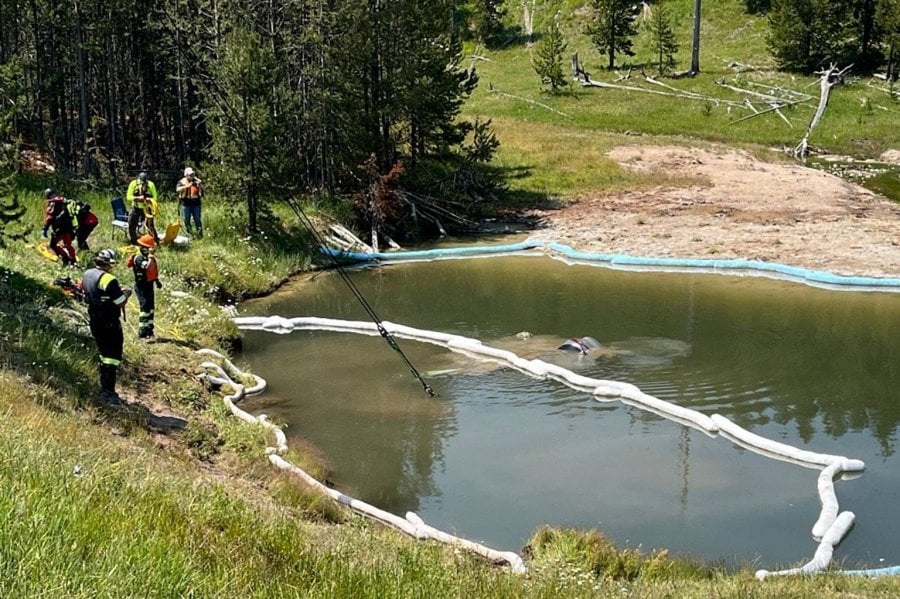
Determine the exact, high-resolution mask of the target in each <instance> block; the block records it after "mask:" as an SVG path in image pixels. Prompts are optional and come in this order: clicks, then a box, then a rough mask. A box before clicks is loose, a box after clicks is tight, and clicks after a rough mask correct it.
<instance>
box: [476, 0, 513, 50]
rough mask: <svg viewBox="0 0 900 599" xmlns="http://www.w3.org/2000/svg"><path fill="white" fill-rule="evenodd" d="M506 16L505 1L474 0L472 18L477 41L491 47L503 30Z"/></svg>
mask: <svg viewBox="0 0 900 599" xmlns="http://www.w3.org/2000/svg"><path fill="white" fill-rule="evenodd" d="M505 14H506V10H505V9H504V8H503V0H473V2H472V11H471V17H470V18H471V22H472V30H473V32H474V34H475V39H476V40H478V41H479V42H481V43H482V44H484V45H485V46H490V45H491V42H492V41H493V40H494V38H496V36H497V34H498V33H500V32H501V31H502V30H503V23H502V19H503V16H504V15H505Z"/></svg>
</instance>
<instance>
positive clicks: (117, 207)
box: [109, 198, 128, 235]
mask: <svg viewBox="0 0 900 599" xmlns="http://www.w3.org/2000/svg"><path fill="white" fill-rule="evenodd" d="M109 205H110V206H111V207H112V211H113V219H112V226H114V227H118V228H119V229H121V230H122V231H124V232H125V234H126V235H128V211H127V210H125V200H123V199H122V198H113V199H111V200H110V201H109Z"/></svg>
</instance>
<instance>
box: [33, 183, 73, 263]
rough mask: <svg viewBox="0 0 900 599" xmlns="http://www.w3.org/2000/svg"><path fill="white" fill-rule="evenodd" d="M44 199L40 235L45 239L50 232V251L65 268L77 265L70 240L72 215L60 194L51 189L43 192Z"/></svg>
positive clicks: (71, 236)
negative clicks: (42, 226)
mask: <svg viewBox="0 0 900 599" xmlns="http://www.w3.org/2000/svg"><path fill="white" fill-rule="evenodd" d="M44 199H45V200H47V207H46V210H45V211H44V228H43V229H42V230H41V235H42V236H43V237H44V238H46V237H47V233H48V232H50V233H51V235H50V243H49V244H48V246H49V247H50V249H51V250H52V251H53V253H55V254H56V255H57V256H59V257H60V258H61V259H62V263H63V264H64V265H65V266H75V265H76V264H77V263H78V256H77V255H76V254H75V248H74V247H72V240H74V239H75V226H74V224H73V222H72V214H71V213H70V212H69V204H68V202H67V201H66V198H65V197H63V195H62V194H60V193H56V192H55V191H53V190H52V189H49V188H48V189H45V190H44Z"/></svg>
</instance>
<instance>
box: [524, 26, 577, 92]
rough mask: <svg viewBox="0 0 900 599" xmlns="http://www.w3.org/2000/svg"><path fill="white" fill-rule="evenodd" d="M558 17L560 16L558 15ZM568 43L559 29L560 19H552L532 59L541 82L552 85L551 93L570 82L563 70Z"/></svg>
mask: <svg viewBox="0 0 900 599" xmlns="http://www.w3.org/2000/svg"><path fill="white" fill-rule="evenodd" d="M557 17H558V16H557ZM567 47H568V44H567V43H566V40H565V39H564V38H563V36H562V32H561V31H560V29H559V19H558V18H555V19H551V20H550V21H549V22H548V23H547V28H546V30H545V31H544V35H543V37H542V38H541V41H540V42H538V44H537V49H536V50H535V54H536V56H535V57H534V58H533V59H532V61H531V65H532V67H534V70H535V72H536V73H537V74H538V77H540V78H541V83H542V84H545V85H549V86H550V93H552V94H555V93H556V92H557V91H559V89H560V88H562V87H564V86H566V85H568V84H569V82H568V81H567V80H566V75H565V73H564V71H563V56H564V53H565V51H566V48H567Z"/></svg>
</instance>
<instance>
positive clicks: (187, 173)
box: [184, 167, 194, 177]
mask: <svg viewBox="0 0 900 599" xmlns="http://www.w3.org/2000/svg"><path fill="white" fill-rule="evenodd" d="M193 174H194V169H192V168H191V167H187V168H186V169H184V176H185V177H190V176H191V175H193Z"/></svg>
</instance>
